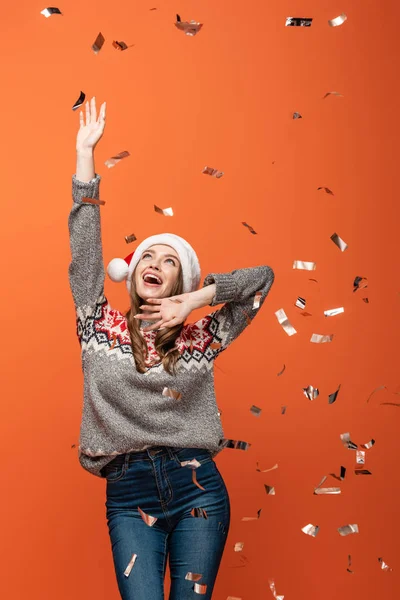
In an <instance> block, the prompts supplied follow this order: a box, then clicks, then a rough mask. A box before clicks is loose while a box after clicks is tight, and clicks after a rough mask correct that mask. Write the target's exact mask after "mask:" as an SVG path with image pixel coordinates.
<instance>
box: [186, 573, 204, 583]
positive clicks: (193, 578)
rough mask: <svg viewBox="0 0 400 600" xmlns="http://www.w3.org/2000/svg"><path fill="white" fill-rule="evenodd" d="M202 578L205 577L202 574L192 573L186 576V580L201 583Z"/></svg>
mask: <svg viewBox="0 0 400 600" xmlns="http://www.w3.org/2000/svg"><path fill="white" fill-rule="evenodd" d="M202 577H203V575H202V574H201V573H191V572H190V571H189V573H186V575H185V579H187V580H188V581H199V580H200V579H201V578H202Z"/></svg>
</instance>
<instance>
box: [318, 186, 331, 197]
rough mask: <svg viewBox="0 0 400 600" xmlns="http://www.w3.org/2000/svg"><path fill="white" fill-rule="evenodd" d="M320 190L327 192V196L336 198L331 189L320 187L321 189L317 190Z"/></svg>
mask: <svg viewBox="0 0 400 600" xmlns="http://www.w3.org/2000/svg"><path fill="white" fill-rule="evenodd" d="M318 190H325V192H326V193H327V194H331V195H332V196H334V195H335V194H334V193H333V192H332V191H331V190H330V189H329V188H327V187H319V188H317V191H318Z"/></svg>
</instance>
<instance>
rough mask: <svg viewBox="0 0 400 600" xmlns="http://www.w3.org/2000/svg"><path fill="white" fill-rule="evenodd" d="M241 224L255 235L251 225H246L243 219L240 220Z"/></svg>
mask: <svg viewBox="0 0 400 600" xmlns="http://www.w3.org/2000/svg"><path fill="white" fill-rule="evenodd" d="M242 225H244V226H245V227H247V228H248V229H249V230H250V233H253V234H254V235H257V232H256V231H254V229H253V228H252V226H251V225H248V224H247V223H245V221H242Z"/></svg>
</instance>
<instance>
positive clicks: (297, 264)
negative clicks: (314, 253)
mask: <svg viewBox="0 0 400 600" xmlns="http://www.w3.org/2000/svg"><path fill="white" fill-rule="evenodd" d="M316 268H317V265H316V263H315V262H305V261H304V260H295V261H294V262H293V269H304V270H305V271H315V269H316Z"/></svg>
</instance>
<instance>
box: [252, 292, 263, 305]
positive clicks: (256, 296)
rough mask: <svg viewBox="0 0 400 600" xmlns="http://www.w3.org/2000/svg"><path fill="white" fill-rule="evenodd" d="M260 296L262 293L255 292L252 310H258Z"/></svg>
mask: <svg viewBox="0 0 400 600" xmlns="http://www.w3.org/2000/svg"><path fill="white" fill-rule="evenodd" d="M261 296H262V292H261V291H259V292H256V295H255V296H254V301H253V310H254V309H255V308H260V300H261Z"/></svg>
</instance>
